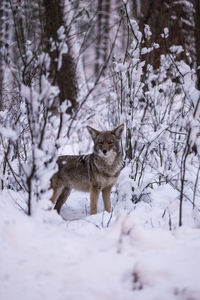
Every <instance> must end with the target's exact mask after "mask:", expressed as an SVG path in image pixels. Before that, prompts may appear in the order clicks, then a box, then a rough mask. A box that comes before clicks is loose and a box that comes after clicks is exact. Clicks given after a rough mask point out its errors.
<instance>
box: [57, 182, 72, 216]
mask: <svg viewBox="0 0 200 300" xmlns="http://www.w3.org/2000/svg"><path fill="white" fill-rule="evenodd" d="M70 192H71V189H70V188H68V187H64V189H63V191H62V193H61V195H60V196H59V197H58V200H57V201H56V205H55V207H54V208H55V209H56V210H57V212H58V213H60V210H61V207H62V206H63V204H64V203H65V201H66V200H67V198H68V197H69V194H70Z"/></svg>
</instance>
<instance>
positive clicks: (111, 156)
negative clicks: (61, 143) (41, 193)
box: [51, 124, 124, 214]
mask: <svg viewBox="0 0 200 300" xmlns="http://www.w3.org/2000/svg"><path fill="white" fill-rule="evenodd" d="M87 129H88V131H89V133H90V135H91V137H92V139H93V142H94V151H93V153H91V154H88V155H77V156H76V155H72V156H69V155H64V156H59V157H58V160H57V163H58V172H57V173H56V174H54V175H53V177H52V178H51V188H52V189H53V196H52V198H51V200H52V202H53V203H55V209H56V210H57V211H58V213H59V212H60V209H61V207H62V205H63V204H64V203H65V201H66V200H67V198H68V196H69V194H70V192H71V190H72V189H76V190H79V191H84V192H89V193H90V213H91V214H96V213H97V203H98V198H99V194H100V192H102V197H103V201H104V208H105V210H107V211H108V212H110V210H111V203H110V194H111V189H112V187H113V185H114V184H115V183H116V181H117V178H118V176H119V173H120V170H121V168H122V155H121V147H120V139H121V136H122V132H123V129H124V125H123V124H122V125H120V126H118V127H117V128H115V129H114V130H112V131H98V130H96V129H94V128H92V127H90V126H87Z"/></svg>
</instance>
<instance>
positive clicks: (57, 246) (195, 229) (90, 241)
mask: <svg viewBox="0 0 200 300" xmlns="http://www.w3.org/2000/svg"><path fill="white" fill-rule="evenodd" d="M114 196H115V195H114V193H113V195H112V198H113V199H114ZM20 197H21V195H20V194H19V193H15V192H11V191H6V190H4V191H2V192H1V194H0V299H1V300H16V299H21V300H44V299H48V300H55V299H56V300H77V299H82V300H102V299H103V300H126V299H127V300H129V299H130V300H133V299H134V300H189V299H190V300H199V299H200V285H199V278H200V226H199V225H198V221H197V223H196V225H194V223H191V221H190V220H191V219H194V216H192V217H191V210H190V209H188V206H187V205H188V204H187V203H185V215H184V217H185V220H186V222H184V226H182V227H181V228H179V227H178V226H177V225H175V224H177V222H178V220H177V219H178V215H177V207H178V201H177V195H176V193H174V191H173V190H172V189H171V188H170V187H169V186H167V185H166V186H165V187H160V188H158V189H157V190H155V191H153V192H152V195H151V201H150V202H149V203H148V202H144V201H142V202H140V203H138V204H137V205H133V204H132V202H131V201H130V200H129V201H124V202H123V201H122V202H121V203H120V202H116V203H115V205H114V210H113V212H112V213H111V214H108V213H106V212H103V206H102V199H100V201H99V202H100V203H99V213H98V214H97V215H93V216H89V215H88V211H89V200H88V194H83V193H78V192H73V193H72V194H71V196H70V198H69V199H68V202H67V204H66V205H65V206H64V207H63V210H62V217H60V216H58V215H57V213H56V212H55V211H53V210H52V211H45V212H43V213H39V214H36V215H35V216H33V217H28V216H27V215H26V214H25V213H24V212H23V210H21V209H20V207H19V205H17V204H16V201H17V203H18V204H19V201H20ZM113 202H114V200H113ZM187 220H188V221H187ZM169 228H170V229H171V230H169Z"/></svg>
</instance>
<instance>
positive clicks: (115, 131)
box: [112, 124, 124, 139]
mask: <svg viewBox="0 0 200 300" xmlns="http://www.w3.org/2000/svg"><path fill="white" fill-rule="evenodd" d="M123 130H124V124H121V125H119V126H118V127H117V128H115V129H113V131H112V133H113V134H114V135H115V136H116V138H118V139H121V136H122V132H123Z"/></svg>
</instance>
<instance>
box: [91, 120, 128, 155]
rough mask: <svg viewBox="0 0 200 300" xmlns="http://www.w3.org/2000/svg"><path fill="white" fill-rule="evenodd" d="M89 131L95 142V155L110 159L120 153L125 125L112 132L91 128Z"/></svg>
mask: <svg viewBox="0 0 200 300" xmlns="http://www.w3.org/2000/svg"><path fill="white" fill-rule="evenodd" d="M87 129H88V131H89V133H90V135H91V137H92V139H93V141H94V153H95V154H97V155H99V156H102V157H105V158H106V157H108V156H110V155H111V154H113V153H120V152H121V147H120V139H121V136H122V132H123V130H124V124H122V125H120V126H118V127H117V128H115V129H113V130H112V131H98V130H96V129H94V128H92V127H90V126H87Z"/></svg>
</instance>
